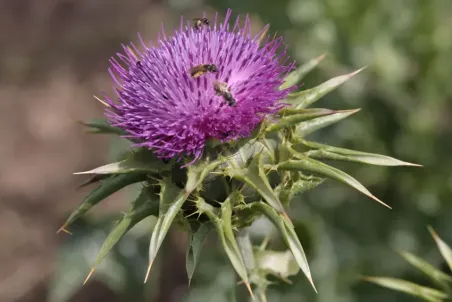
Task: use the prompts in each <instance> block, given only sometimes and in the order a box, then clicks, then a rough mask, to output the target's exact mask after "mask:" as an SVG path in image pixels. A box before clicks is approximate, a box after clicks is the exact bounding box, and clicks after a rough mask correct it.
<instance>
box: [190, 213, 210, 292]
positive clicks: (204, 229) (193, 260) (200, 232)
mask: <svg viewBox="0 0 452 302" xmlns="http://www.w3.org/2000/svg"><path fill="white" fill-rule="evenodd" d="M212 227H213V225H212V224H211V223H210V222H205V223H200V225H199V227H198V229H197V230H196V231H194V232H193V233H190V237H189V239H188V246H187V254H186V256H185V259H186V269H187V276H188V284H189V285H190V283H191V279H192V277H193V274H194V272H195V269H196V266H197V264H198V260H199V257H200V256H201V250H202V247H203V245H204V241H205V239H206V237H207V235H208V234H209V232H210V230H211V229H212Z"/></svg>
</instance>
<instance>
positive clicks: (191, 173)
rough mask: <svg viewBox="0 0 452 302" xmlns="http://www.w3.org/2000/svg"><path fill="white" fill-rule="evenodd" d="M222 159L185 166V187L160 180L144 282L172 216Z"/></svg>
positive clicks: (171, 221) (169, 225)
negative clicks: (158, 202) (155, 219)
mask: <svg viewBox="0 0 452 302" xmlns="http://www.w3.org/2000/svg"><path fill="white" fill-rule="evenodd" d="M222 162H223V160H220V159H219V160H214V161H212V162H209V161H198V162H197V163H195V164H193V165H189V166H188V167H187V183H186V185H185V189H180V188H178V187H177V186H176V185H175V184H174V183H173V182H172V181H171V179H170V178H164V179H163V181H162V182H161V188H162V189H161V193H160V213H159V219H158V220H157V223H156V225H155V228H154V230H153V232H152V236H151V243H150V247H149V267H148V271H147V273H146V278H145V282H146V280H147V279H148V277H149V272H150V271H151V267H152V264H153V262H154V260H155V257H156V256H157V252H158V250H159V249H160V246H161V245H162V242H163V239H165V236H166V234H167V233H168V230H169V228H170V227H171V224H172V223H173V220H174V218H175V217H176V215H177V214H178V213H179V210H180V209H181V207H182V205H183V204H184V202H185V200H187V198H188V196H189V195H190V194H191V193H192V192H193V191H194V190H195V189H198V188H199V186H200V185H201V183H202V182H203V180H204V179H205V178H206V177H207V176H208V175H209V173H210V172H211V171H213V170H214V169H215V168H216V167H217V166H218V165H220V164H221V163H222Z"/></svg>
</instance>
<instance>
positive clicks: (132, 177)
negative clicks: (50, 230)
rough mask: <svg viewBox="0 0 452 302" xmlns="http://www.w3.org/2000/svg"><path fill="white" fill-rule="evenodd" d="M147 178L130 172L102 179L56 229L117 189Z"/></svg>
mask: <svg viewBox="0 0 452 302" xmlns="http://www.w3.org/2000/svg"><path fill="white" fill-rule="evenodd" d="M146 179H147V177H146V175H145V174H141V173H132V174H120V175H114V176H112V177H109V178H107V179H105V180H103V181H102V182H101V184H100V186H99V187H97V188H96V189H94V190H93V191H91V193H90V194H89V195H88V196H86V197H85V199H84V200H83V202H82V204H81V205H80V206H79V207H78V208H77V209H76V210H75V211H73V212H72V214H71V215H70V216H69V218H68V219H67V220H66V222H65V223H64V225H63V226H62V227H61V228H60V229H59V230H58V232H60V231H63V230H65V228H66V227H67V226H68V225H70V224H72V223H73V222H74V221H75V220H77V219H78V218H80V217H81V216H83V215H84V214H85V213H86V212H88V211H89V210H90V209H91V208H92V207H94V206H95V205H96V204H98V203H99V202H101V201H102V200H103V199H105V198H107V197H108V196H110V195H111V194H113V193H115V192H117V191H119V190H120V189H122V188H124V187H126V186H128V185H131V184H134V183H137V182H140V181H145V180H146Z"/></svg>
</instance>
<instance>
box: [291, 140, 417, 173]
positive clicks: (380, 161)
mask: <svg viewBox="0 0 452 302" xmlns="http://www.w3.org/2000/svg"><path fill="white" fill-rule="evenodd" d="M299 142H300V143H302V144H303V145H305V146H308V147H310V148H314V149H318V150H314V151H310V152H309V155H308V156H309V157H313V158H318V159H332V160H344V161H352V162H359V163H365V164H370V165H377V166H415V167H421V165H417V164H412V163H409V162H404V161H401V160H398V159H395V158H392V157H389V156H385V155H380V154H373V153H367V152H361V151H355V150H350V149H345V148H338V147H333V146H329V145H324V144H319V143H315V142H309V141H306V140H300V141H299Z"/></svg>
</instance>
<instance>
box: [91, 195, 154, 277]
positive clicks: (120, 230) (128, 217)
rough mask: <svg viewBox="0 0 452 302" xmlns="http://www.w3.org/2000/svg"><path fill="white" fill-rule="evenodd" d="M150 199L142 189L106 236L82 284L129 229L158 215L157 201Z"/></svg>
mask: <svg viewBox="0 0 452 302" xmlns="http://www.w3.org/2000/svg"><path fill="white" fill-rule="evenodd" d="M150 198H151V197H150V195H149V194H148V192H147V189H146V188H144V189H143V190H142V191H141V194H140V195H139V196H138V198H137V199H136V200H135V202H134V206H133V207H132V209H130V211H129V212H128V213H126V214H125V215H124V216H123V217H122V218H121V219H120V220H119V222H118V223H117V224H116V225H115V227H114V228H113V230H112V231H111V232H110V233H109V234H108V236H107V238H106V239H105V241H104V243H103V244H102V247H101V249H100V252H99V254H98V256H97V258H96V260H95V261H94V264H93V266H92V268H91V271H90V273H89V274H88V277H87V278H86V279H85V282H84V283H86V282H87V281H88V279H89V278H90V276H91V275H92V273H93V272H94V270H95V269H96V267H97V266H98V265H99V264H100V263H101V262H102V260H103V259H104V258H105V256H107V254H108V253H109V252H110V250H111V249H112V248H113V247H114V246H115V245H116V244H117V243H118V242H119V240H121V238H122V237H123V236H124V235H125V234H126V233H127V232H128V231H129V230H130V229H131V228H133V227H134V226H135V225H136V224H137V223H138V222H140V221H142V220H143V219H145V218H146V217H148V216H151V215H157V214H158V207H159V204H158V200H156V199H155V200H152V199H150Z"/></svg>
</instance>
